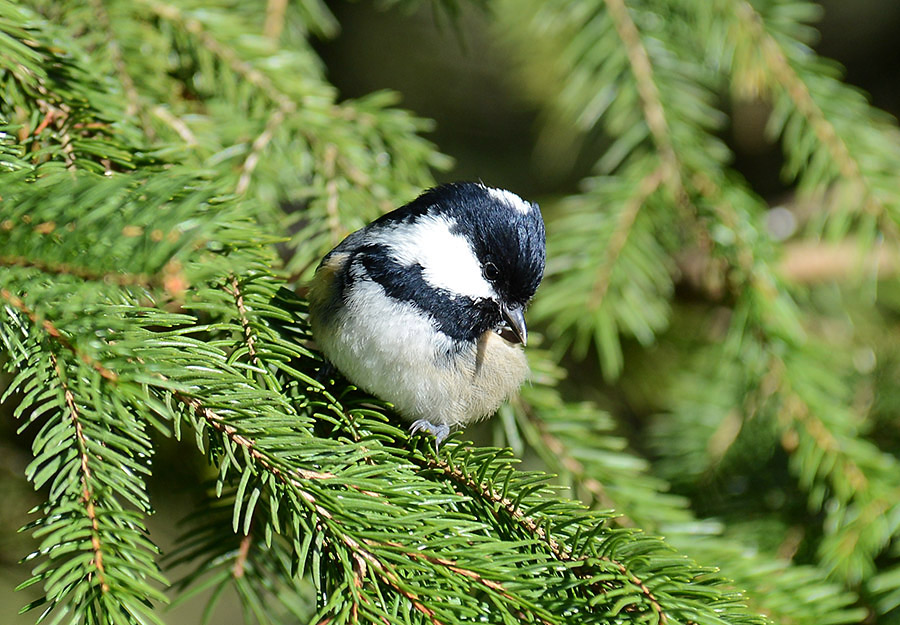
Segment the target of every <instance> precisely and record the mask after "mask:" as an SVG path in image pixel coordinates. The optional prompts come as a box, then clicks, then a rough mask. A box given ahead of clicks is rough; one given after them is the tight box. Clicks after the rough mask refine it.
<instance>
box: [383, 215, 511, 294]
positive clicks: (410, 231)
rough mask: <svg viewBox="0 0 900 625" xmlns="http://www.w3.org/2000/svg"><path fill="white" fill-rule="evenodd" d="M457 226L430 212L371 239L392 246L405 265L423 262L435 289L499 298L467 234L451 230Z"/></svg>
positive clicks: (393, 252) (392, 252) (426, 279)
mask: <svg viewBox="0 0 900 625" xmlns="http://www.w3.org/2000/svg"><path fill="white" fill-rule="evenodd" d="M453 225H454V222H453V220H452V219H450V218H448V217H445V216H443V215H426V216H422V217H420V218H419V219H417V220H416V221H415V222H413V223H412V224H398V225H395V226H394V227H392V228H390V229H385V230H384V231H382V232H378V233H377V234H373V235H371V236H370V240H372V241H373V242H376V243H380V244H381V245H384V246H386V247H388V248H389V249H390V250H391V254H392V255H393V257H394V258H395V259H396V260H397V262H399V263H400V264H401V265H404V266H406V267H411V266H413V265H415V264H419V265H421V266H422V275H423V277H424V278H425V281H426V282H428V284H430V285H431V286H433V287H435V288H438V289H444V290H446V291H450V292H451V293H454V294H456V295H460V296H463V297H472V298H496V296H497V295H496V293H495V292H494V288H493V287H492V286H491V284H490V283H489V282H488V281H487V280H485V279H484V276H483V275H482V273H481V263H480V262H478V258H477V257H476V256H475V251H474V250H473V249H472V246H471V245H470V244H469V241H468V240H467V239H466V238H465V237H464V236H462V235H459V234H454V233H453V232H451V230H450V229H451V228H452V227H453Z"/></svg>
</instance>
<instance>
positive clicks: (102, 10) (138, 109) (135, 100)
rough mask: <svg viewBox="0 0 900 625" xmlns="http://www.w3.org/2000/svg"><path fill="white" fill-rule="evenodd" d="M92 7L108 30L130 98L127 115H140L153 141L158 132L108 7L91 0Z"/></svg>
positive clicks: (108, 40)
mask: <svg viewBox="0 0 900 625" xmlns="http://www.w3.org/2000/svg"><path fill="white" fill-rule="evenodd" d="M91 7H92V8H93V13H94V17H95V18H96V19H97V22H98V23H99V25H100V27H101V28H102V29H103V30H104V31H106V49H107V50H108V51H109V56H110V58H111V59H112V62H113V65H114V66H115V68H116V73H117V74H118V76H119V82H121V83H122V89H123V91H124V92H125V97H126V99H127V100H128V106H127V107H126V108H125V117H127V118H131V117H133V116H134V115H135V114H137V115H138V117H140V120H141V125H142V126H143V128H144V133H145V134H146V135H147V138H148V139H150V140H151V141H153V140H154V139H155V138H156V136H155V135H156V133H155V131H154V130H153V126H151V125H150V123H149V120H148V119H147V111H146V110H145V109H144V107H143V106H142V105H141V96H140V94H139V93H138V90H137V87H136V86H135V84H134V80H133V79H132V78H131V74H130V73H129V72H128V66H127V65H126V63H125V58H124V56H123V55H122V48H121V46H119V41H118V39H117V38H116V35H115V32H114V31H113V27H112V22H111V21H110V19H109V13H108V12H107V11H106V7H105V6H104V5H103V0H91Z"/></svg>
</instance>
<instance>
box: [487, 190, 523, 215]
mask: <svg viewBox="0 0 900 625" xmlns="http://www.w3.org/2000/svg"><path fill="white" fill-rule="evenodd" d="M485 189H487V192H488V193H490V194H491V197H493V198H494V199H495V200H497V201H498V202H501V203H503V204H507V205H509V207H510V208H512V209H513V210H514V211H516V212H518V213H521V214H522V215H527V214H528V213H529V212H531V204H529V203H528V202H526V201H525V200H523V199H522V198H520V197H519V196H518V195H516V194H515V193H513V192H512V191H507V190H506V189H494V188H491V187H485Z"/></svg>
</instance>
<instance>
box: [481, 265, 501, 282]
mask: <svg viewBox="0 0 900 625" xmlns="http://www.w3.org/2000/svg"><path fill="white" fill-rule="evenodd" d="M484 277H485V278H487V279H488V280H491V281H493V280H496V279H497V278H499V277H500V270H499V269H497V265H495V264H494V263H492V262H491V261H488V262H486V263H485V264H484Z"/></svg>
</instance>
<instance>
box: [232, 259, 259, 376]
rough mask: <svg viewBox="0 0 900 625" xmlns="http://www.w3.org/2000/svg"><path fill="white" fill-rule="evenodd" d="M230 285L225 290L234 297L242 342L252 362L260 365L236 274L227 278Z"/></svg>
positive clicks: (254, 338)
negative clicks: (242, 334)
mask: <svg viewBox="0 0 900 625" xmlns="http://www.w3.org/2000/svg"><path fill="white" fill-rule="evenodd" d="M229 284H230V286H226V287H225V290H226V291H227V292H228V293H230V294H231V296H232V297H234V304H235V306H236V307H237V311H238V317H239V318H240V320H241V328H242V329H243V331H244V342H245V343H246V345H247V352H248V353H249V354H250V358H251V359H252V360H253V363H254V364H255V365H257V366H258V367H262V365H261V363H260V361H259V357H258V356H257V355H256V337H255V336H254V334H253V330H252V329H251V328H250V322H249V321H248V320H247V308H246V306H245V305H244V295H243V293H241V288H240V283H239V282H238V279H237V276H235V275H232V276H231V277H230V279H229Z"/></svg>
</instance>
